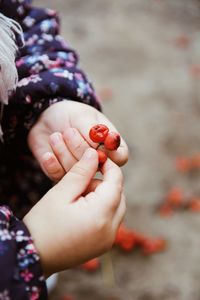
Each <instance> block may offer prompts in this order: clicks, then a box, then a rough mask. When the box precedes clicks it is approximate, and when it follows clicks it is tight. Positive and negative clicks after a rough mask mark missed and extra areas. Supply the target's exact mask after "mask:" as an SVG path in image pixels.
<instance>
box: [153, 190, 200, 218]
mask: <svg viewBox="0 0 200 300" xmlns="http://www.w3.org/2000/svg"><path fill="white" fill-rule="evenodd" d="M186 209H187V210H190V211H192V212H200V197H192V198H187V197H185V196H184V193H183V191H182V190H181V189H180V188H179V187H174V188H172V189H171V190H170V191H169V192H168V194H167V195H166V197H165V200H164V203H162V205H161V206H160V207H159V213H160V215H161V216H163V217H169V216H171V215H172V214H173V213H174V211H177V210H186Z"/></svg>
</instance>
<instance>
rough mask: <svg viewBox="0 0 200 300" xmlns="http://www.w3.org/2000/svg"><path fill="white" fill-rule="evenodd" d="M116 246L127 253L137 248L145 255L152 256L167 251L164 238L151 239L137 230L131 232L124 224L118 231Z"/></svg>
mask: <svg viewBox="0 0 200 300" xmlns="http://www.w3.org/2000/svg"><path fill="white" fill-rule="evenodd" d="M115 245H117V246H118V247H120V248H121V249H122V250H124V251H126V252H130V251H132V250H133V249H135V248H136V247H139V248H140V249H141V250H142V253H143V254H146V255H150V254H154V253H157V252H161V251H164V250H165V249H166V241H165V240H164V239H162V238H150V237H148V236H146V235H144V234H141V233H139V232H137V231H135V230H130V229H128V228H126V227H125V226H124V224H122V225H121V226H120V228H119V230H118V233H117V236H116V239H115Z"/></svg>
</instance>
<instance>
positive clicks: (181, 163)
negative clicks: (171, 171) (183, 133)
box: [176, 154, 200, 173]
mask: <svg viewBox="0 0 200 300" xmlns="http://www.w3.org/2000/svg"><path fill="white" fill-rule="evenodd" d="M176 169H177V170H178V171H179V172H181V173H187V172H191V171H196V170H199V169H200V154H196V155H193V156H191V157H178V158H177V159H176Z"/></svg>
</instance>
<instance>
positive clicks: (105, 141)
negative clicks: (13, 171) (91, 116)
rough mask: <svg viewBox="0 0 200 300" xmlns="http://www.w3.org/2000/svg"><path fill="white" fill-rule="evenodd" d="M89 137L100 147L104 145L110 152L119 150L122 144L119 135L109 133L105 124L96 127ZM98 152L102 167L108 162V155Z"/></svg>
mask: <svg viewBox="0 0 200 300" xmlns="http://www.w3.org/2000/svg"><path fill="white" fill-rule="evenodd" d="M89 137H90V139H91V140H92V141H93V142H95V143H99V146H100V145H104V147H105V149H106V150H110V151H114V150H117V148H118V147H119V145H120V142H121V138H120V135H119V133H117V132H113V131H109V129H108V127H107V126H106V125H103V124H97V125H94V126H93V127H92V128H91V129H90V131H89ZM99 146H98V147H99ZM97 152H98V155H99V164H100V165H102V164H104V163H105V162H106V160H107V154H106V152H105V151H103V150H100V149H97Z"/></svg>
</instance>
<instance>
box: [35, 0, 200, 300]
mask: <svg viewBox="0 0 200 300" xmlns="http://www.w3.org/2000/svg"><path fill="white" fill-rule="evenodd" d="M49 2H50V1H42V0H41V1H39V0H38V1H35V3H37V4H39V5H42V6H47V7H53V8H56V9H57V10H59V11H60V14H61V18H62V28H63V30H62V33H63V34H64V36H65V37H66V39H67V40H68V41H69V42H70V44H72V45H73V47H75V48H76V49H78V51H79V53H80V56H81V66H82V67H83V68H84V69H85V70H87V73H88V74H90V78H92V80H93V82H94V84H95V86H96V88H97V90H98V91H99V92H101V93H102V89H105V88H109V89H111V90H112V92H113V97H112V98H113V99H112V100H110V101H105V103H104V111H105V113H106V114H107V115H108V116H109V117H110V118H111V119H112V120H113V122H114V123H115V124H116V126H117V127H118V128H119V130H120V131H121V133H122V134H123V135H124V137H125V138H126V140H127V141H128V144H129V146H130V161H129V163H128V165H127V166H126V167H125V168H124V174H125V189H126V194H127V199H128V212H127V216H126V224H127V225H128V226H130V227H131V228H136V229H138V230H139V231H142V232H144V233H147V234H149V235H152V236H158V235H161V236H164V237H165V238H166V239H167V240H168V250H167V251H166V252H165V253H163V254H158V255H155V256H153V257H150V258H144V257H143V256H142V255H141V254H140V253H137V252H134V253H132V254H129V255H125V254H122V253H119V252H117V251H114V252H113V264H114V270H115V277H116V286H115V287H113V288H112V287H107V286H105V285H104V283H103V281H102V277H101V272H100V271H99V272H97V273H95V274H92V275H91V274H86V273H84V272H82V271H79V270H72V271H67V272H65V273H63V274H62V275H61V276H60V279H59V284H58V286H57V288H56V290H55V291H54V293H53V294H52V297H51V298H50V299H51V300H55V299H60V298H59V297H61V295H63V294H65V292H66V293H69V294H72V295H74V297H75V298H76V299H77V300H125V299H126V300H161V299H162V300H199V299H200V215H192V214H191V213H189V212H184V213H177V214H176V215H175V216H173V217H172V218H171V219H161V218H160V217H159V216H158V215H157V214H156V213H155V207H156V205H157V204H158V203H159V202H160V201H161V200H162V197H163V195H164V194H165V193H166V192H167V191H168V189H169V188H170V187H171V186H174V185H179V186H181V187H182V188H183V190H184V191H185V193H186V194H187V195H190V194H193V193H196V194H200V185H199V179H200V177H199V175H196V176H193V177H189V176H180V175H179V174H177V173H176V171H175V169H174V160H175V158H176V156H177V155H181V154H184V155H185V154H186V155H192V154H194V153H197V152H200V78H194V76H192V75H191V66H192V65H193V64H200V35H199V31H200V1H197V0H167V1H166V0H123V1H121V0H110V1H108V0H107V1H106V0H87V1H83V0H82V1H81V0H62V1H61V0H57V1H52V4H49ZM182 35H186V36H187V37H188V39H189V40H188V45H185V48H184V47H183V48H182V47H178V46H177V45H176V42H175V41H176V40H177V38H178V37H180V36H182ZM186 44H187V43H186ZM183 46H184V45H183ZM107 93H108V92H107ZM104 94H105V90H104Z"/></svg>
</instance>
